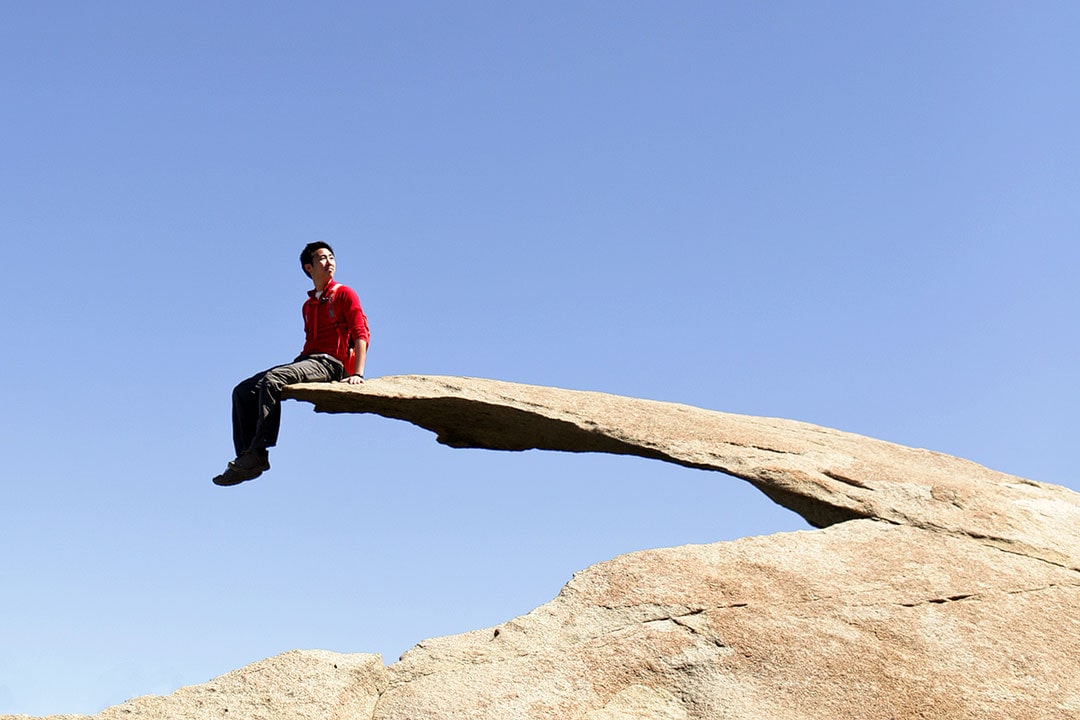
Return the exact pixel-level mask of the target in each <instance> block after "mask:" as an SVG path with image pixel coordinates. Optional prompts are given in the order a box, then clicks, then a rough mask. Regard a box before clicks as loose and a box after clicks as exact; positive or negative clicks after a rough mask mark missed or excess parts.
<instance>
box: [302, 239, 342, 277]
mask: <svg viewBox="0 0 1080 720" xmlns="http://www.w3.org/2000/svg"><path fill="white" fill-rule="evenodd" d="M323 248H326V249H327V250H329V251H330V254H331V255H333V254H334V248H332V247H330V246H329V245H328V244H326V243H324V242H322V241H321V240H320V241H318V242H313V243H308V244H307V245H305V246H304V249H303V250H301V251H300V267H301V268H303V269H304V274H305V275H307V276H308V277H311V273H309V272H308V270H307V267H305V266H306V265H310V264H311V258H312V256H313V255H314V254H315V253H316V251H318V250H322V249H323Z"/></svg>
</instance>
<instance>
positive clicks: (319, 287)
mask: <svg viewBox="0 0 1080 720" xmlns="http://www.w3.org/2000/svg"><path fill="white" fill-rule="evenodd" d="M333 279H334V278H326V279H325V280H323V281H322V285H320V284H319V283H315V292H317V293H321V292H322V291H323V290H325V289H326V286H327V285H329V284H330V283H331V281H333Z"/></svg>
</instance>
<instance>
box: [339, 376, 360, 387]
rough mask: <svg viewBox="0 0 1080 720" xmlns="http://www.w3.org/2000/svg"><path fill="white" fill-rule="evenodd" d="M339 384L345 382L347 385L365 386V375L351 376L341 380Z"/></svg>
mask: <svg viewBox="0 0 1080 720" xmlns="http://www.w3.org/2000/svg"><path fill="white" fill-rule="evenodd" d="M338 382H343V383H345V384H346V385H363V384H364V376H363V375H350V376H349V377H344V378H341V379H340V380H338Z"/></svg>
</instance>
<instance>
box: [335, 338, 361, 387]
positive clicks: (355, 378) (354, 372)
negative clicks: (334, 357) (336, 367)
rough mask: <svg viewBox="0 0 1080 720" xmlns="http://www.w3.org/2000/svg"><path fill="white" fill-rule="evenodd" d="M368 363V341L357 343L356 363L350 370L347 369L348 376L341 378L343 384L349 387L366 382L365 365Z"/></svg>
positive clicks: (358, 341)
mask: <svg viewBox="0 0 1080 720" xmlns="http://www.w3.org/2000/svg"><path fill="white" fill-rule="evenodd" d="M366 362H367V340H357V341H356V363H355V365H354V366H353V367H352V368H351V369H350V368H345V369H346V371H348V372H349V374H348V375H346V376H345V377H343V378H341V382H343V383H348V384H349V385H360V384H362V383H363V382H364V364H365V363H366Z"/></svg>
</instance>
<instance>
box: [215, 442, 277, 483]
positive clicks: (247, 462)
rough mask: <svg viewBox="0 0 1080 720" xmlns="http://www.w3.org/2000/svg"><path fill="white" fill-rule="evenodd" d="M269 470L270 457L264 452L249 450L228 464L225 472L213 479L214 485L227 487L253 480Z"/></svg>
mask: <svg viewBox="0 0 1080 720" xmlns="http://www.w3.org/2000/svg"><path fill="white" fill-rule="evenodd" d="M269 469H270V456H269V455H268V454H267V452H266V451H265V450H254V451H252V450H249V451H248V452H245V453H243V454H242V455H240V456H239V457H238V458H236V459H235V460H233V461H232V462H230V463H229V467H227V468H225V472H223V473H221V474H220V475H218V476H217V477H215V478H214V484H215V485H221V486H225V487H228V486H229V485H239V484H240V483H242V482H246V481H248V480H254V479H255V478H257V477H259V476H260V475H262V474H263V473H264V472H266V471H267V470H269Z"/></svg>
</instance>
